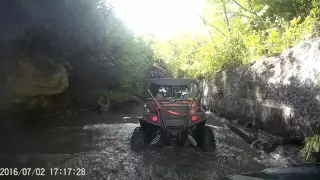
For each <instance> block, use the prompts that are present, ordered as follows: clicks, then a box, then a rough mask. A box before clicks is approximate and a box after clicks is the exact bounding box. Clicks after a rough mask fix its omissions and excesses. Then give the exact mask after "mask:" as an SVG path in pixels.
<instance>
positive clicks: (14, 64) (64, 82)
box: [0, 55, 68, 110]
mask: <svg viewBox="0 0 320 180" xmlns="http://www.w3.org/2000/svg"><path fill="white" fill-rule="evenodd" d="M36 59H37V58H34V57H33V58H30V57H28V56H26V55H19V56H10V57H6V58H3V59H2V60H1V67H0V80H1V81H0V87H1V88H0V99H1V101H0V110H6V109H10V107H11V106H12V105H14V104H24V103H27V106H31V104H30V103H29V102H31V101H32V100H31V99H32V98H36V97H39V96H51V95H55V94H59V93H61V92H63V91H64V90H65V89H66V88H67V87H68V73H67V70H66V69H65V68H64V66H62V65H60V64H57V63H54V62H52V61H50V60H49V59H39V61H37V60H36ZM30 98H31V99H30ZM30 109H32V107H30Z"/></svg>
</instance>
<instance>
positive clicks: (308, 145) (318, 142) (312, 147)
mask: <svg viewBox="0 0 320 180" xmlns="http://www.w3.org/2000/svg"><path fill="white" fill-rule="evenodd" d="M302 153H303V156H304V158H305V160H306V161H313V160H314V158H315V155H316V154H319V153H320V135H314V136H311V137H309V138H307V139H306V140H305V146H304V148H303V150H302Z"/></svg>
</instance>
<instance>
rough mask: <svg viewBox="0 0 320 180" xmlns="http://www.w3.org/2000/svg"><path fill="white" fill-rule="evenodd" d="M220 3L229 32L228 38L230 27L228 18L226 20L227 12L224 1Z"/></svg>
mask: <svg viewBox="0 0 320 180" xmlns="http://www.w3.org/2000/svg"><path fill="white" fill-rule="evenodd" d="M221 3H222V7H223V11H224V16H225V18H226V22H227V26H228V32H229V36H231V27H230V22H229V18H228V12H227V8H226V3H225V1H224V0H221Z"/></svg>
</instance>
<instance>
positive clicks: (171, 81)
mask: <svg viewBox="0 0 320 180" xmlns="http://www.w3.org/2000/svg"><path fill="white" fill-rule="evenodd" d="M149 82H150V83H152V84H157V85H163V86H185V85H189V84H191V83H194V82H195V80H193V79H179V78H155V79H150V80H149Z"/></svg>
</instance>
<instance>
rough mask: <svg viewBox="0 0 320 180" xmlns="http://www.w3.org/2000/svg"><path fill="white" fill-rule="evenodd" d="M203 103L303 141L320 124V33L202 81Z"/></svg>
mask: <svg viewBox="0 0 320 180" xmlns="http://www.w3.org/2000/svg"><path fill="white" fill-rule="evenodd" d="M202 87H203V92H204V93H203V96H204V100H205V101H204V102H203V103H204V105H205V106H207V107H209V108H211V109H212V111H213V112H215V113H217V114H218V115H222V116H225V117H227V118H228V119H230V120H237V122H239V123H240V124H244V125H247V126H248V127H252V128H254V129H260V130H264V131H265V132H268V133H271V134H274V135H279V136H283V137H293V138H295V139H296V138H297V139H300V140H302V139H303V138H304V137H306V136H309V135H311V134H313V133H315V132H316V131H318V129H319V123H320V38H317V39H312V40H308V41H305V42H303V43H301V44H299V45H297V46H295V47H293V48H290V49H288V50H286V51H285V52H283V53H282V54H281V55H279V56H276V57H269V58H263V59H261V60H258V61H255V62H252V63H251V64H250V65H247V66H246V67H240V68H235V69H231V70H226V71H220V72H218V73H217V74H216V75H215V76H214V77H213V78H211V79H210V78H209V79H207V80H204V81H203V84H202Z"/></svg>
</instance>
